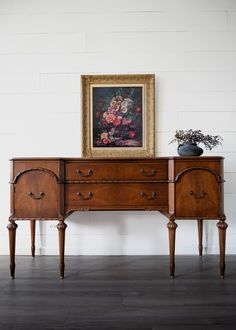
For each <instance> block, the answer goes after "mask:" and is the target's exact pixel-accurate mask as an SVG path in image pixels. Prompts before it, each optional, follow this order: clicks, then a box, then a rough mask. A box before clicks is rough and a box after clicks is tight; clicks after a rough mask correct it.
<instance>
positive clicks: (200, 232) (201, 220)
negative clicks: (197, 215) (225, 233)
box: [197, 219, 203, 257]
mask: <svg viewBox="0 0 236 330" xmlns="http://www.w3.org/2000/svg"><path fill="white" fill-rule="evenodd" d="M197 225H198V253H199V256H200V257H202V249H203V245H202V233H203V219H198V221H197Z"/></svg>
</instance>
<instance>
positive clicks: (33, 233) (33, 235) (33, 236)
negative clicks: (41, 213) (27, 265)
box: [30, 220, 36, 258]
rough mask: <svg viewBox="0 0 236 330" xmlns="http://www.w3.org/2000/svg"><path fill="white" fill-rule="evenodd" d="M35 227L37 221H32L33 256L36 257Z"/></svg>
mask: <svg viewBox="0 0 236 330" xmlns="http://www.w3.org/2000/svg"><path fill="white" fill-rule="evenodd" d="M35 225H36V220H30V233H31V255H32V257H33V258H34V257H35Z"/></svg>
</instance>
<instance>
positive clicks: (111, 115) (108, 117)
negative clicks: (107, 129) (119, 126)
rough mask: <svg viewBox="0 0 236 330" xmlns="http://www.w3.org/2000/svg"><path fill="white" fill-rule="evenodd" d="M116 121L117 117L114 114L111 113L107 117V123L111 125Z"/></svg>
mask: <svg viewBox="0 0 236 330" xmlns="http://www.w3.org/2000/svg"><path fill="white" fill-rule="evenodd" d="M115 119H116V116H115V115H113V114H112V113H109V114H108V115H107V116H106V122H107V123H108V124H109V123H113V122H114V121H115Z"/></svg>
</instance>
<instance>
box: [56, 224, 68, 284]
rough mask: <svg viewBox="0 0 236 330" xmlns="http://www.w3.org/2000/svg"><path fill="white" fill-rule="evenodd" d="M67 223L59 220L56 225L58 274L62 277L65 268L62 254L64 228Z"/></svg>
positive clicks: (63, 248)
mask: <svg viewBox="0 0 236 330" xmlns="http://www.w3.org/2000/svg"><path fill="white" fill-rule="evenodd" d="M66 227H67V225H66V224H65V222H64V221H59V223H58V225H57V229H58V235H59V255H60V276H61V278H62V279H63V278H64V270H65V263H64V255H65V230H66Z"/></svg>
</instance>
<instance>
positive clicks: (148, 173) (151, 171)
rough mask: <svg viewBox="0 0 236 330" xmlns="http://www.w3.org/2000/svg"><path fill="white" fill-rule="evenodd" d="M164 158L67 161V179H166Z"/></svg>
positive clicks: (166, 168)
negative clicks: (146, 160) (157, 159)
mask: <svg viewBox="0 0 236 330" xmlns="http://www.w3.org/2000/svg"><path fill="white" fill-rule="evenodd" d="M167 172H168V166H167V162H166V161H165V160H160V161H153V162H135V163H132V162H120V163H119V162H117V161H116V162H114V163H112V162H111V161H109V163H108V162H68V163H66V167H65V178H66V180H67V181H70V180H75V181H118V180H132V181H135V180H136V181H146V180H148V181H155V180H167V179H168V173H167Z"/></svg>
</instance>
